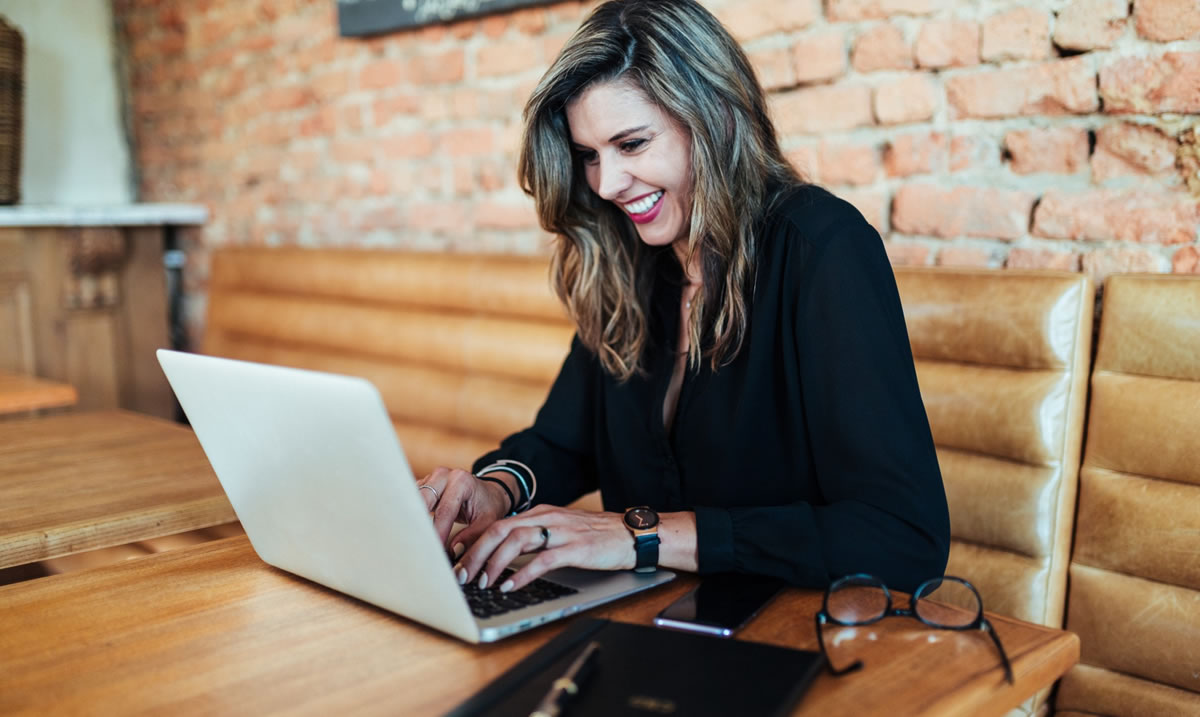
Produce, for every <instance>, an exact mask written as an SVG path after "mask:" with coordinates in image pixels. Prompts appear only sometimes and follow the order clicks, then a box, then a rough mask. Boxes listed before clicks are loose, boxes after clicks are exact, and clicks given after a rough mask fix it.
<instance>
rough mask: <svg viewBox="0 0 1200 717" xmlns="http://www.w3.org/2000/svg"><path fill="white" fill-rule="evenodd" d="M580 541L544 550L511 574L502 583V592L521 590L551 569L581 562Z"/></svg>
mask: <svg viewBox="0 0 1200 717" xmlns="http://www.w3.org/2000/svg"><path fill="white" fill-rule="evenodd" d="M581 549H582V548H581V546H580V545H579V544H578V543H569V544H567V545H564V546H562V547H558V548H553V549H550V550H544V551H542V552H540V553H538V554H537V557H535V558H534V559H533V560H530V561H529V563H528V564H526V565H525V566H524V567H522V568H521V569H520V570H518V571H517V572H515V573H513V574H512V575H511V576H509V578H508V580H506V581H505V582H504V583H502V584H501V585H500V591H501V592H511V591H513V590H520V589H521V588H523V587H525V586H526V585H528V584H529V583H531V582H533V581H534V580H537V579H538V578H540V577H542V576H543V575H545V574H546V573H548V572H550V571H551V570H557V569H559V568H562V567H566V566H568V565H575V564H576V563H578V562H579V559H578V557H576V555H577V553H579V551H580V550H581Z"/></svg>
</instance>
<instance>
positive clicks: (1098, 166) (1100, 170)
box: [1092, 122, 1179, 182]
mask: <svg viewBox="0 0 1200 717" xmlns="http://www.w3.org/2000/svg"><path fill="white" fill-rule="evenodd" d="M1178 147H1179V142H1178V141H1177V140H1175V139H1174V138H1172V137H1168V136H1167V135H1166V134H1165V133H1164V132H1162V131H1161V130H1159V129H1158V128H1156V127H1153V126H1149V125H1137V124H1129V123H1125V122H1122V123H1118V124H1110V125H1105V126H1104V127H1101V128H1100V129H1099V130H1098V131H1097V132H1096V151H1095V153H1094V154H1093V155H1092V179H1093V181H1096V182H1105V181H1107V180H1109V179H1112V178H1114V177H1125V176H1135V177H1148V178H1153V179H1155V180H1156V181H1161V180H1164V179H1175V178H1176V171H1175V152H1176V149H1177V148H1178Z"/></svg>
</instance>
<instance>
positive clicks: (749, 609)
mask: <svg viewBox="0 0 1200 717" xmlns="http://www.w3.org/2000/svg"><path fill="white" fill-rule="evenodd" d="M783 586H784V582H783V581H782V580H780V579H778V578H769V577H764V576H761V575H736V574H733V573H721V574H717V575H709V576H707V577H705V578H704V580H703V582H701V583H700V585H699V587H697V588H696V589H694V590H692V591H691V592H689V593H687V594H686V595H684V596H683V597H681V598H679V599H678V600H676V601H675V602H673V603H671V604H670V605H668V606H667V607H666V609H665V610H663V611H662V612H660V613H659V614H658V617H656V618H654V624H655V625H658V626H660V627H669V628H673V629H676V630H691V631H693V632H703V633H707V634H709V635H718V636H720V637H729V636H730V635H732V634H733V633H734V632H736V631H737V630H738V629H740V628H741V627H742V626H743V625H745V624H746V623H747V622H749V621H750V618H752V617H754V616H755V615H757V614H758V611H759V610H761V609H762V608H763V606H765V605H766V604H767V603H769V602H771V598H773V597H775V594H776V593H778V592H779V590H780V588H782V587H783Z"/></svg>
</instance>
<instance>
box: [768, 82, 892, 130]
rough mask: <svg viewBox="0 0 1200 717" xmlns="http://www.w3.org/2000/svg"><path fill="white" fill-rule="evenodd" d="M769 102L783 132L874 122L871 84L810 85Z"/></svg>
mask: <svg viewBox="0 0 1200 717" xmlns="http://www.w3.org/2000/svg"><path fill="white" fill-rule="evenodd" d="M769 101H770V103H771V115H772V117H774V118H775V125H776V127H778V128H779V131H780V132H781V133H783V134H789V133H809V134H812V133H817V132H826V131H829V130H839V129H852V128H854V127H863V126H866V125H870V124H872V123H873V116H872V114H871V89H870V88H869V87H862V86H857V85H845V86H831V87H806V88H802V89H799V90H793V91H791V92H786V93H781V94H773V95H771V96H770V100H769Z"/></svg>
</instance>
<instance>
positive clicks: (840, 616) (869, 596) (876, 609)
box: [826, 579, 888, 625]
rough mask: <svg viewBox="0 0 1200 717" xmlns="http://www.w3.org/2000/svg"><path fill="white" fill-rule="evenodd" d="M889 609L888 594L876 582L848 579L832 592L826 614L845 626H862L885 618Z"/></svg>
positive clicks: (827, 603)
mask: <svg viewBox="0 0 1200 717" xmlns="http://www.w3.org/2000/svg"><path fill="white" fill-rule="evenodd" d="M887 609H888V594H887V592H886V591H885V590H884V589H883V586H882V585H880V584H879V583H876V582H871V581H866V580H856V579H846V580H842V581H840V582H838V583H837V584H836V585H834V586H833V588H832V589H831V590H830V592H829V595H828V598H827V602H826V612H828V613H829V617H831V618H833V619H834V621H836V622H840V623H842V624H844V625H861V624H863V623H867V622H874V621H875V620H878V619H879V618H881V617H883V616H884V614H885V613H886V612H887Z"/></svg>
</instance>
